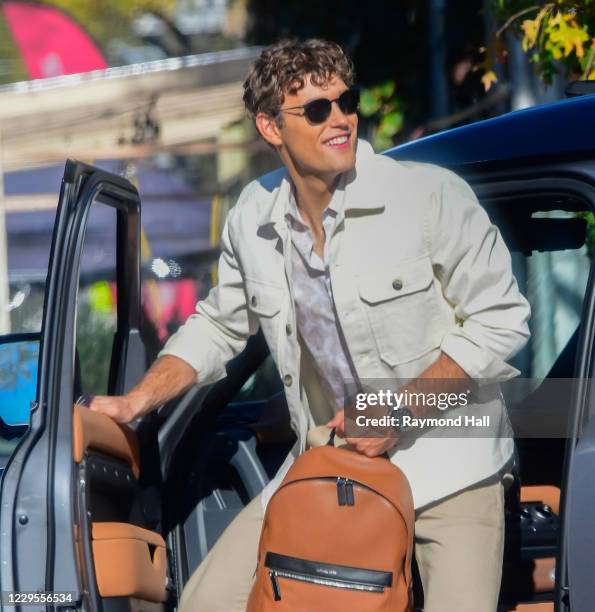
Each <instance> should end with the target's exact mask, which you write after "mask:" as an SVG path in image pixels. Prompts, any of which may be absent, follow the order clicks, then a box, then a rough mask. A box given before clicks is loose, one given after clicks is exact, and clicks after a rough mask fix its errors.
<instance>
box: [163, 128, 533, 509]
mask: <svg viewBox="0 0 595 612" xmlns="http://www.w3.org/2000/svg"><path fill="white" fill-rule="evenodd" d="M346 179H347V180H346V186H345V199H344V207H343V211H342V212H341V213H340V215H339V217H338V219H337V223H336V226H335V231H334V233H333V236H332V238H331V242H330V248H331V267H330V276H331V284H332V290H333V297H334V301H335V305H336V312H337V316H338V319H339V322H340V325H341V328H342V330H343V333H344V336H345V339H346V341H347V345H348V348H349V351H350V354H351V357H352V359H353V362H354V365H355V368H356V371H357V373H358V375H359V377H360V379H364V380H365V379H387V382H388V380H389V379H395V378H399V379H408V378H413V377H415V376H417V375H418V374H419V373H421V372H422V371H423V370H425V369H426V368H427V367H428V366H429V365H430V364H431V363H432V362H434V361H435V360H436V359H437V358H438V356H439V354H440V351H443V352H444V353H446V354H448V355H449V356H450V357H452V359H454V360H455V361H456V362H457V363H458V364H459V365H460V366H461V367H462V368H463V369H464V370H465V371H466V372H467V373H468V374H469V375H470V376H471V377H472V378H474V379H478V381H479V384H481V379H500V380H506V379H509V378H512V377H514V376H516V375H518V373H519V372H518V371H517V370H516V369H515V368H513V367H512V366H510V365H509V364H507V363H506V361H507V359H509V358H510V357H511V356H513V355H514V354H515V353H516V352H517V351H518V350H519V349H520V348H522V346H523V345H524V344H525V342H526V341H527V339H528V337H529V331H528V326H527V320H528V318H529V315H530V308H529V304H528V303H527V301H526V300H525V298H524V297H523V296H522V295H521V294H520V293H519V290H518V287H517V283H516V280H515V279H514V277H513V275H512V270H511V259H510V254H509V252H508V250H507V248H506V246H505V244H504V242H503V241H502V238H501V236H500V233H499V231H498V230H497V228H496V227H495V226H494V225H492V224H491V223H490V221H489V219H488V216H487V214H486V213H485V211H484V210H483V208H482V207H481V206H480V205H479V204H478V202H477V199H476V197H475V195H474V193H473V191H472V190H471V188H470V187H469V185H468V184H467V183H466V182H465V181H464V180H463V179H461V178H460V177H458V176H457V175H456V174H454V173H453V172H451V171H449V170H446V169H444V168H441V167H438V166H434V165H432V164H422V163H413V162H397V161H394V160H392V159H390V158H388V157H386V156H383V155H376V154H375V153H374V152H373V150H372V147H371V146H370V145H369V144H368V143H367V142H365V141H363V140H361V139H360V140H358V148H357V161H356V166H355V169H354V170H353V171H351V172H350V173H348V175H347V177H346ZM289 189H290V183H289V181H288V175H287V171H286V170H285V169H284V168H283V169H280V170H277V171H275V172H272V173H270V174H268V175H266V176H264V177H261V178H260V179H257V180H255V181H253V182H251V183H250V184H249V185H247V186H246V187H245V188H244V190H243V191H242V193H241V195H240V197H239V200H238V202H237V204H236V205H235V207H234V208H233V209H232V210H231V212H230V213H229V215H228V218H227V221H226V223H225V227H224V230H223V235H222V253H221V257H220V260H219V284H218V285H217V286H216V287H214V288H213V289H212V290H211V292H210V293H209V295H208V297H207V298H206V299H205V300H203V301H200V302H199V303H198V304H197V306H196V314H193V315H192V316H190V317H189V319H188V320H187V322H186V323H185V324H184V325H183V326H182V327H181V328H180V329H179V330H178V331H177V332H176V333H175V334H174V335H173V336H172V337H171V338H170V340H169V341H168V343H167V345H166V346H165V348H164V350H163V351H162V352H161V355H165V354H170V355H175V356H177V357H180V358H182V359H184V360H185V361H186V362H187V363H189V364H190V365H191V366H192V367H193V368H194V369H195V370H196V371H197V372H198V384H200V385H205V384H209V383H213V382H215V381H217V380H219V379H221V378H223V377H224V376H225V364H226V363H227V361H229V360H230V359H231V358H232V357H233V356H235V355H236V354H238V353H239V352H240V351H241V350H242V349H243V348H244V345H245V343H246V340H247V338H248V337H249V335H250V334H254V333H256V332H257V330H258V328H259V326H260V327H261V328H262V331H263V333H264V336H265V338H266V340H267V343H268V345H269V347H270V351H271V354H272V356H273V358H274V360H275V362H276V364H277V367H278V369H279V372H280V374H281V378H282V379H283V381H284V383H285V385H286V386H285V390H286V395H287V402H288V405H289V411H290V417H291V425H292V428H293V429H294V431H295V432H296V434H297V438H298V440H297V443H296V445H295V447H294V448H293V450H292V452H291V453H290V455H289V456H288V457H287V459H286V461H285V463H284V465H283V466H282V468H281V470H280V471H279V473H278V475H277V476H276V477H275V479H274V480H273V481H272V482H271V483H270V484H269V485H268V486H267V487H266V489H265V491H264V494H263V503H264V504H265V505H266V503H267V501H268V499H269V498H270V495H271V494H272V492H273V491H274V490H275V488H276V487H277V486H278V484H279V482H280V480H281V479H282V477H283V476H284V474H285V472H286V471H287V469H288V468H289V466H290V465H291V462H292V461H293V459H294V457H295V456H297V455H298V454H299V453H300V452H302V451H303V450H304V448H305V440H306V434H307V431H308V429H309V428H311V427H312V426H314V425H319V424H321V423H322V422H325V419H327V418H330V416H331V415H332V412H331V411H330V409H329V407H328V406H325V405H324V399H323V396H322V394H321V393H320V387H319V381H318V379H317V377H316V374H315V372H314V370H313V368H312V364H310V363H308V360H307V358H306V357H305V354H304V355H302V351H301V348H300V344H299V342H298V340H297V338H296V334H295V329H296V322H295V308H294V305H293V302H292V296H291V291H290V285H289V283H288V280H287V279H288V278H291V270H290V268H289V266H290V259H291V258H290V257H289V248H290V243H289V231H288V228H287V226H286V223H285V220H284V212H285V205H286V201H287V197H288V193H289ZM288 324H289V327H288ZM288 331H289V333H288ZM488 395H489V396H490V397H489V398H484V401H487V402H491V408H492V410H491V411H490V413H491V414H492V415H493V416H492V428H493V429H492V431H495V432H498V435H494V437H489V438H488V437H469V438H465V439H460V438H437V437H426V436H422V437H420V438H419V439H417V440H416V441H415V443H414V444H411V445H409V446H408V447H403V448H400V447H399V446H398V445H397V447H395V449H393V450H392V451H391V460H392V461H393V462H394V463H395V464H397V465H398V466H399V467H400V468H401V469H403V470H404V472H405V474H406V475H407V477H408V478H409V481H410V483H411V487H412V490H413V496H414V502H415V506H416V508H420V507H423V506H425V505H427V504H428V503H431V502H433V501H436V500H438V499H440V498H443V497H445V496H447V495H450V494H452V493H454V492H456V491H459V490H461V489H463V488H465V487H467V486H470V485H472V484H474V483H476V482H479V481H481V480H483V479H485V478H488V477H489V476H492V475H493V474H495V473H496V472H497V471H498V470H500V469H502V467H503V466H504V465H505V464H506V463H507V462H508V461H509V460H510V457H511V455H512V451H513V441H512V438H511V437H510V429H509V422H508V418H507V416H506V411H505V408H504V404H503V401H502V396H501V393H500V392H499V391H497V392H495V393H494V390H493V386H490V391H489V392H488Z"/></svg>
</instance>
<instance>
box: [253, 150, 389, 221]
mask: <svg viewBox="0 0 595 612" xmlns="http://www.w3.org/2000/svg"><path fill="white" fill-rule="evenodd" d="M375 156H376V154H375V153H374V150H373V149H372V145H370V143H369V142H367V141H365V140H363V139H361V138H358V140H357V148H356V153H355V168H353V169H352V170H349V171H348V172H347V174H346V177H345V196H344V198H345V199H344V205H343V214H345V215H346V216H347V215H349V211H350V210H362V211H366V210H369V211H372V210H379V209H383V208H384V202H383V196H385V194H383V193H382V192H381V190H379V186H378V185H376V184H375V181H374V180H373V177H371V179H370V172H371V170H372V168H373V165H374V161H375ZM278 172H280V180H279V186H278V188H277V189H276V194H275V195H274V196H273V199H272V201H271V203H270V204H269V205H268V206H266V207H265V208H264V210H263V211H262V212H261V214H260V217H259V219H258V225H260V226H263V225H267V224H272V225H274V227H275V230H276V231H277V232H278V233H281V231H283V230H284V229H286V223H285V219H284V216H285V212H286V206H287V203H288V200H289V197H290V193H291V177H290V176H289V172H288V170H287V168H284V169H283V171H282V172H281V170H279V171H278ZM366 179H370V180H366Z"/></svg>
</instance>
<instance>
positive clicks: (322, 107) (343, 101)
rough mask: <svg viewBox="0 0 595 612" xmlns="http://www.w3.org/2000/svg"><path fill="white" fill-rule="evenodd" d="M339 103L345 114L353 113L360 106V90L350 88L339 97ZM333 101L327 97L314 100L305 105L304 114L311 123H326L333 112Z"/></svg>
mask: <svg viewBox="0 0 595 612" xmlns="http://www.w3.org/2000/svg"><path fill="white" fill-rule="evenodd" d="M337 103H338V105H339V108H340V109H341V112H342V113H344V114H345V115H352V114H353V113H355V112H356V111H357V107H358V106H359V90H358V89H348V90H347V91H344V92H343V93H342V94H341V95H340V96H339V98H338V100H337ZM331 105H332V102H331V101H330V100H327V99H325V98H320V99H319V100H312V102H308V104H306V105H305V106H304V114H305V115H306V118H307V119H308V121H310V123H324V122H325V121H326V120H327V119H328V118H329V115H330V114H331Z"/></svg>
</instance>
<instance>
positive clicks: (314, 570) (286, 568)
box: [265, 553, 392, 601]
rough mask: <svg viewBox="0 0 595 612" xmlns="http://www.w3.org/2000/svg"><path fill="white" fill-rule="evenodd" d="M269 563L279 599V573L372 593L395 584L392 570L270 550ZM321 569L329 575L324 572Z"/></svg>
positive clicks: (277, 599) (272, 582) (270, 574)
mask: <svg viewBox="0 0 595 612" xmlns="http://www.w3.org/2000/svg"><path fill="white" fill-rule="evenodd" d="M265 566H266V567H268V568H269V577H270V579H271V586H272V589H273V598H274V600H275V601H280V600H281V587H280V585H279V580H278V577H279V576H281V577H282V578H288V579H290V580H299V581H300V582H307V583H309V584H318V585H321V586H330V587H335V588H339V589H351V590H355V591H366V592H368V593H384V589H385V587H390V586H391V585H392V572H383V571H380V570H368V569H361V568H353V567H347V566H340V565H332V564H329V563H319V562H314V561H307V560H305V559H298V558H296V557H288V556H285V555H280V554H277V553H267V555H266V559H265ZM300 567H301V568H303V569H301V570H299V569H298V568H300ZM306 570H308V571H306ZM321 572H322V573H324V574H326V575H323V576H321V575H320V573H321ZM357 575H360V576H362V575H363V576H364V577H367V578H368V579H369V580H370V581H369V582H367V581H365V580H364V579H363V578H361V579H356V576H357ZM330 576H333V577H330Z"/></svg>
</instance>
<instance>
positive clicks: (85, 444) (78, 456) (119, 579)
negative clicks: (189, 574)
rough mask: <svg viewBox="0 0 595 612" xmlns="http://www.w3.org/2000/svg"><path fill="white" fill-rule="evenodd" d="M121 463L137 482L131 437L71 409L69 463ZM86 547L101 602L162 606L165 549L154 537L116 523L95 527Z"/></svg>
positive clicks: (95, 417)
mask: <svg viewBox="0 0 595 612" xmlns="http://www.w3.org/2000/svg"><path fill="white" fill-rule="evenodd" d="M89 450H94V451H98V452H100V453H102V454H104V455H107V456H109V457H115V458H117V459H120V460H121V461H124V462H125V463H126V464H128V465H129V466H130V469H131V471H132V473H133V474H134V476H135V477H136V478H138V477H139V475H140V452H139V446H138V440H137V438H136V433H135V432H134V431H133V430H132V429H131V428H130V427H128V426H126V425H119V424H118V423H116V422H115V421H114V420H112V419H110V418H109V417H107V416H105V415H103V414H99V413H97V412H92V411H91V410H89V409H88V408H86V407H84V406H79V405H75V406H74V412H73V419H72V457H73V460H74V462H75V463H80V462H81V461H82V460H83V458H84V456H85V454H86V453H87V451H89ZM91 545H92V551H93V563H94V567H95V578H96V581H97V588H98V590H99V595H100V596H101V597H133V598H137V599H141V600H144V601H148V602H162V601H164V600H165V596H166V589H165V587H166V570H167V560H166V548H165V541H164V540H163V538H162V537H161V535H159V534H158V533H155V532H154V531H149V530H148V529H143V528H141V527H137V526H136V525H131V524H129V523H120V522H94V523H92V525H91Z"/></svg>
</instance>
